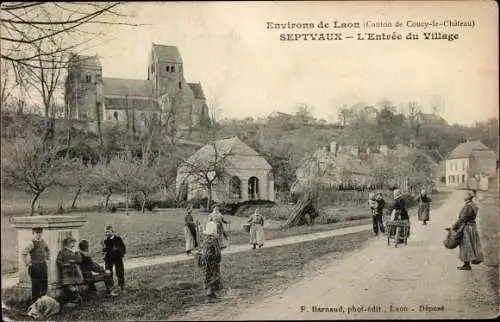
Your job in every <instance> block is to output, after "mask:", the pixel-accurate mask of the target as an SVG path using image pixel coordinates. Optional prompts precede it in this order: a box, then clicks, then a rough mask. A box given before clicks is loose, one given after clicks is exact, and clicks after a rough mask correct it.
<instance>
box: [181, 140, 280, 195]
mask: <svg viewBox="0 0 500 322" xmlns="http://www.w3.org/2000/svg"><path fill="white" fill-rule="evenodd" d="M216 155H217V156H218V157H217V156H216ZM222 156H224V157H222ZM217 158H218V160H222V158H224V159H225V161H226V162H225V165H224V172H225V179H224V180H222V181H220V182H216V183H215V184H214V187H213V191H212V198H213V200H214V201H216V202H228V203H235V202H242V201H247V200H270V201H274V177H273V171H272V167H271V165H270V164H269V163H268V162H267V161H266V159H265V158H264V157H262V156H261V155H260V154H259V153H257V152H256V151H255V150H254V149H252V148H251V147H249V146H248V145H246V144H245V143H243V142H242V141H241V140H240V139H239V138H238V137H233V138H230V139H223V140H218V141H215V142H214V143H209V144H207V145H205V146H203V147H202V148H201V149H200V150H198V151H197V152H196V153H194V154H193V155H192V156H191V157H189V159H188V160H187V162H189V163H191V164H196V165H197V164H199V165H200V167H201V165H202V164H204V163H206V162H212V163H216V162H218V161H215V160H217ZM190 169H191V168H189V169H188V168H186V167H183V166H181V167H179V169H178V170H177V179H176V191H177V195H178V196H180V198H181V199H183V200H191V199H194V198H204V197H207V196H208V191H207V189H206V188H205V187H203V186H202V185H201V184H200V181H199V178H198V177H199V175H196V174H194V173H193V171H192V170H190Z"/></svg>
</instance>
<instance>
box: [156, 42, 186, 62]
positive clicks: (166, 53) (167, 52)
mask: <svg viewBox="0 0 500 322" xmlns="http://www.w3.org/2000/svg"><path fill="white" fill-rule="evenodd" d="M153 51H154V53H155V55H156V58H157V59H158V61H160V62H169V63H179V64H182V57H181V54H180V53H179V49H178V48H177V47H176V46H165V45H158V44H155V43H153Z"/></svg>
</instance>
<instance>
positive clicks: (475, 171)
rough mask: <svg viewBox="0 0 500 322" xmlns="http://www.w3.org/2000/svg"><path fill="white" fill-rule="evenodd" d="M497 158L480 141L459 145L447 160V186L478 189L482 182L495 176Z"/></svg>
mask: <svg viewBox="0 0 500 322" xmlns="http://www.w3.org/2000/svg"><path fill="white" fill-rule="evenodd" d="M496 162H497V157H496V154H495V152H493V150H490V149H489V148H488V147H487V146H486V145H484V144H483V143H482V142H481V141H479V140H470V139H469V140H468V141H467V142H464V143H461V144H459V145H458V146H457V147H456V148H455V149H454V150H453V151H451V153H450V154H449V155H448V157H447V158H446V185H448V186H453V187H457V188H471V189H478V185H479V184H480V181H484V180H486V181H487V180H488V179H487V178H488V177H489V176H491V175H494V174H495V171H496Z"/></svg>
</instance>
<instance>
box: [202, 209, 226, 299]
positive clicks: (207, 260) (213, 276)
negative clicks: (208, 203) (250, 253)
mask: <svg viewBox="0 0 500 322" xmlns="http://www.w3.org/2000/svg"><path fill="white" fill-rule="evenodd" d="M217 231H218V229H217V224H216V223H215V221H213V220H212V219H209V221H208V222H207V224H206V226H205V231H204V232H203V237H202V240H203V242H202V247H201V266H202V268H203V272H204V275H205V290H206V295H207V297H208V300H209V301H210V300H213V299H214V298H216V297H217V292H219V291H220V290H222V280H221V271H220V263H221V260H222V253H221V247H220V244H219V236H218V233H217Z"/></svg>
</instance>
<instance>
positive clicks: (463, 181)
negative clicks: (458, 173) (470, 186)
mask: <svg viewBox="0 0 500 322" xmlns="http://www.w3.org/2000/svg"><path fill="white" fill-rule="evenodd" d="M462 183H465V174H462Z"/></svg>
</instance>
